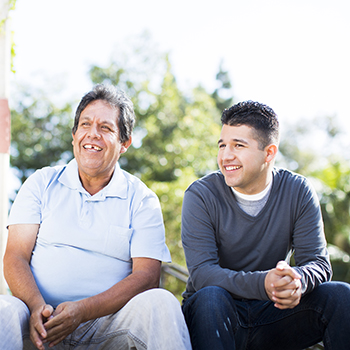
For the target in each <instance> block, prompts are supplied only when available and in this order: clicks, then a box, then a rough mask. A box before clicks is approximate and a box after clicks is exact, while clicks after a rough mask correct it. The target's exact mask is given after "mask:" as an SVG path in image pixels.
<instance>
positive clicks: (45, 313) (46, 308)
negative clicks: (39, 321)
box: [41, 304, 53, 318]
mask: <svg viewBox="0 0 350 350" xmlns="http://www.w3.org/2000/svg"><path fill="white" fill-rule="evenodd" d="M41 314H42V315H43V316H44V317H45V318H49V317H50V316H51V315H52V314H53V307H52V306H51V305H49V304H46V305H45V306H44V309H43V311H42V312H41Z"/></svg>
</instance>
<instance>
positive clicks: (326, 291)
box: [315, 281, 350, 302]
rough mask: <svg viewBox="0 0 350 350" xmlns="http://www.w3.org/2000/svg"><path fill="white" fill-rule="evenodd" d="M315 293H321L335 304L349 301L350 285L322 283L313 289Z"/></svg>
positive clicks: (336, 282) (333, 282) (334, 282)
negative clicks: (335, 302)
mask: <svg viewBox="0 0 350 350" xmlns="http://www.w3.org/2000/svg"><path fill="white" fill-rule="evenodd" d="M315 292H316V293H321V294H322V295H325V296H327V297H328V298H331V299H333V300H334V301H337V302H342V300H350V285H349V284H348V283H345V282H338V281H332V282H326V283H322V284H321V285H319V286H318V287H317V288H316V289H315Z"/></svg>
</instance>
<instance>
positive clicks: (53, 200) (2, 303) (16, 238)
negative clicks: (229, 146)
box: [0, 85, 191, 350]
mask: <svg viewBox="0 0 350 350" xmlns="http://www.w3.org/2000/svg"><path fill="white" fill-rule="evenodd" d="M133 125H134V111H133V106H132V103H131V101H130V100H129V99H128V98H127V97H126V96H125V95H124V93H122V92H120V91H118V90H116V89H115V88H114V87H111V86H109V87H106V86H103V85H97V86H96V87H95V88H94V89H93V90H92V91H90V92H89V93H87V94H86V95H85V96H84V97H83V98H82V100H81V102H80V104H79V106H78V108H77V112H76V116H75V122H74V127H73V150H74V157H75V158H74V159H73V160H72V161H71V162H70V163H69V164H68V165H65V166H56V167H47V168H44V169H41V170H38V171H37V172H35V173H34V174H33V175H32V176H31V177H29V179H28V180H27V181H26V182H25V184H24V185H23V186H22V188H21V190H20V191H19V193H18V196H17V198H16V200H15V203H14V204H13V207H12V209H11V213H10V217H9V226H8V228H9V236H8V244H7V249H6V253H5V257H4V273H5V277H6V280H7V282H8V285H9V287H10V289H11V292H12V293H13V296H2V297H1V299H0V321H1V326H0V345H1V346H0V348H1V349H5V348H6V349H22V347H23V346H24V348H25V349H31V348H34V346H33V344H34V345H35V347H36V348H38V349H46V348H47V347H52V346H54V348H55V349H72V348H73V347H74V349H87V348H89V349H90V348H91V349H174V350H175V349H176V350H178V349H190V348H191V345H190V340H189V336H188V331H187V328H186V325H185V322H184V319H183V316H182V313H181V308H180V305H179V303H178V302H177V300H176V299H175V297H174V296H173V295H172V294H171V293H169V292H167V291H165V290H162V289H156V287H158V283H159V277H160V265H161V261H169V260H170V254H169V251H168V248H167V247H166V245H165V239H164V225H163V221H162V214H161V209H160V205H159V201H158V199H157V197H156V196H155V194H154V193H153V192H151V191H150V190H149V189H148V188H147V187H146V186H145V185H144V184H143V183H142V182H141V181H140V180H138V179H137V178H136V177H134V176H132V175H130V174H128V173H126V172H125V171H123V170H121V169H120V168H119V166H118V163H117V161H118V159H119V157H120V155H121V154H122V153H124V152H126V151H127V149H128V147H129V146H130V144H131V132H132V129H133ZM22 338H23V342H22ZM29 338H30V340H31V341H30V340H29Z"/></svg>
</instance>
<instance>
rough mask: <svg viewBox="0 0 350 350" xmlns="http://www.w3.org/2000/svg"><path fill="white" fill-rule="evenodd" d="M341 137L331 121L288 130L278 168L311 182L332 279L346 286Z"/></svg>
mask: <svg viewBox="0 0 350 350" xmlns="http://www.w3.org/2000/svg"><path fill="white" fill-rule="evenodd" d="M341 136H342V133H341V129H340V128H339V127H338V126H337V120H336V118H334V117H324V118H318V119H315V120H313V121H311V122H309V123H308V122H306V121H303V123H302V124H296V125H294V126H289V127H288V132H287V133H286V134H285V135H283V136H282V142H281V145H280V153H281V155H282V157H281V158H280V159H279V161H278V165H280V166H281V165H282V166H285V167H287V168H289V169H292V170H294V171H296V172H298V173H300V174H302V175H304V176H306V177H308V178H310V179H311V180H312V181H313V184H314V185H315V188H316V191H317V193H318V196H319V199H320V203H321V210H322V216H323V221H324V228H325V234H326V239H327V242H328V244H330V253H331V259H332V265H333V270H334V277H333V279H335V280H343V281H347V282H350V266H349V260H350V258H349V255H350V240H349V239H350V236H349V233H350V164H349V161H348V160H346V159H345V158H344V157H341V156H340V154H344V152H342V151H341V150H342V149H343V147H342V142H341ZM315 140H317V143H316V144H315ZM315 146H316V148H315Z"/></svg>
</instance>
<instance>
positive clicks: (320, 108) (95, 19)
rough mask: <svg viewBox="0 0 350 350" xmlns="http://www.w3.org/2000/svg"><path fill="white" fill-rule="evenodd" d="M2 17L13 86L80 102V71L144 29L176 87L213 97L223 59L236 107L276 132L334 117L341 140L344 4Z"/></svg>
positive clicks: (101, 5) (84, 79)
mask: <svg viewBox="0 0 350 350" xmlns="http://www.w3.org/2000/svg"><path fill="white" fill-rule="evenodd" d="M11 17H12V30H13V32H14V41H15V44H16V58H15V61H14V63H15V70H16V74H14V75H13V76H12V77H11V81H12V82H13V83H14V84H15V83H16V82H27V83H28V82H29V84H31V85H33V86H36V85H40V84H44V83H43V82H45V84H55V83H57V85H58V86H61V87H60V88H61V89H62V93H66V94H67V93H68V94H69V96H70V97H74V98H76V99H80V98H81V97H82V95H83V94H85V93H86V92H87V91H89V90H90V88H91V83H90V81H89V79H88V75H87V71H88V68H89V66H90V65H91V64H96V65H100V66H103V65H106V64H107V63H108V62H110V58H111V56H112V53H113V52H115V48H116V47H117V46H118V45H119V47H120V46H123V45H127V42H128V38H130V37H133V36H139V35H141V33H143V32H144V31H148V32H149V33H150V34H151V36H152V38H153V40H154V41H155V42H156V43H158V44H159V47H160V48H161V50H163V51H166V52H169V57H170V61H171V63H172V68H173V71H174V74H175V76H176V78H177V81H178V83H179V85H180V88H182V89H184V90H187V89H190V88H191V87H195V86H197V85H198V84H202V85H203V86H204V87H205V88H207V90H208V91H213V90H214V89H215V87H216V82H215V75H216V73H217V71H218V67H219V64H220V62H221V61H222V62H223V67H224V68H225V69H226V70H228V72H229V74H230V77H231V80H232V84H233V89H232V90H233V91H232V92H233V95H234V100H235V102H238V101H242V100H248V99H250V100H256V101H259V102H262V103H265V104H267V105H269V106H270V107H272V108H273V109H274V110H275V111H276V113H277V114H278V115H279V118H280V121H281V126H282V128H283V126H284V125H287V124H288V123H300V124H301V125H302V123H303V122H304V121H305V120H306V119H313V118H320V117H323V116H337V118H338V119H339V121H340V126H341V128H342V129H343V130H344V132H350V112H349V109H348V104H349V103H348V101H349V99H350V21H349V18H350V1H348V0H332V1H329V0H293V1H287V0H275V1H272V0H245V1H242V0H216V1H208V0H178V1H176V2H174V1H172V2H170V1H164V0H147V1H145V0H128V1H116V0H99V1H91V0H60V1H58V0H17V4H16V9H15V11H13V12H12V13H11ZM62 82H63V85H59V84H62ZM10 103H11V97H10Z"/></svg>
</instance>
